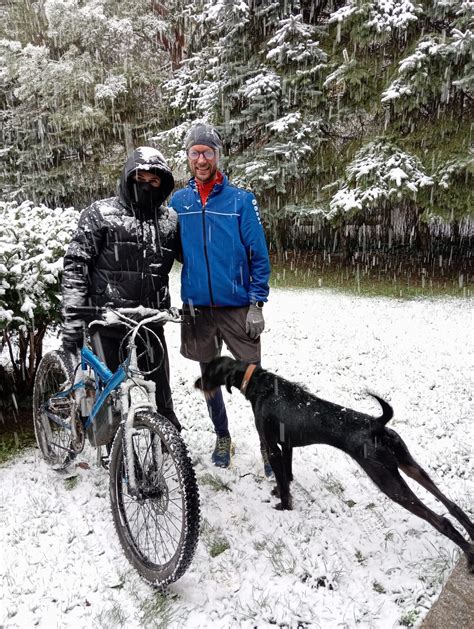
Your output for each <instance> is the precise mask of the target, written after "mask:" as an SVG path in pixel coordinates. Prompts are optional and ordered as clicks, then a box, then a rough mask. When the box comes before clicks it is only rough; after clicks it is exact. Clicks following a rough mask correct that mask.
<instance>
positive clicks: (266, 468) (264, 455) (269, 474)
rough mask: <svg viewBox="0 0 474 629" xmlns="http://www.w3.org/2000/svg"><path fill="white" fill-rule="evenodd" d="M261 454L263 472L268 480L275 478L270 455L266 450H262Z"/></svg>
mask: <svg viewBox="0 0 474 629" xmlns="http://www.w3.org/2000/svg"><path fill="white" fill-rule="evenodd" d="M260 452H261V453H262V460H263V471H264V472H265V476H266V477H267V478H268V479H273V478H275V474H274V473H273V470H272V466H271V465H270V461H269V459H268V453H267V451H266V449H265V448H262V449H261V450H260Z"/></svg>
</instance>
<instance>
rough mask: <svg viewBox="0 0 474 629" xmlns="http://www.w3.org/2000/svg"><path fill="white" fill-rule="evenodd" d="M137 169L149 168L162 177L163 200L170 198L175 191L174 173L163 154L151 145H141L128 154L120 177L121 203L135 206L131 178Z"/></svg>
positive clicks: (126, 205)
mask: <svg viewBox="0 0 474 629" xmlns="http://www.w3.org/2000/svg"><path fill="white" fill-rule="evenodd" d="M136 170H149V171H150V172H152V173H154V174H157V175H159V177H161V190H162V191H163V200H164V199H166V198H168V196H169V195H170V194H171V192H172V191H173V188H174V179H173V174H172V173H171V169H170V167H169V166H168V164H167V163H166V160H165V158H164V157H163V155H162V154H161V153H160V151H158V150H157V149H153V148H151V147H150V146H140V147H139V148H137V149H136V150H135V151H133V153H130V155H129V156H128V158H127V161H126V162H125V166H124V167H123V170H122V176H121V178H120V184H119V190H118V197H119V200H120V203H121V204H122V205H124V206H125V207H128V208H133V206H134V200H133V199H134V197H133V196H132V189H131V187H130V178H131V176H132V175H133V174H134V173H135V171H136Z"/></svg>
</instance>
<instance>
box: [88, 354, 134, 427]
mask: <svg viewBox="0 0 474 629" xmlns="http://www.w3.org/2000/svg"><path fill="white" fill-rule="evenodd" d="M81 358H82V368H83V369H85V368H86V366H87V365H90V366H91V367H92V369H93V370H94V373H95V375H96V379H99V380H100V381H101V382H102V383H104V385H105V386H104V388H103V389H102V391H101V393H100V395H99V397H98V398H97V399H96V401H95V403H94V406H93V407H92V411H91V413H90V415H89V417H88V418H87V421H86V423H85V426H84V427H85V428H86V430H87V428H89V426H90V425H91V424H92V423H93V422H94V420H95V418H96V416H97V413H98V412H99V410H100V409H101V408H102V405H103V403H104V401H105V399H106V398H107V396H108V395H110V393H111V392H112V391H114V389H117V388H118V387H119V386H120V385H121V384H122V382H123V381H124V380H125V378H126V377H127V373H126V371H125V369H124V368H123V366H122V365H120V367H119V368H118V369H117V371H116V372H115V373H112V372H111V371H110V369H109V368H108V367H107V366H106V365H104V363H103V362H102V361H101V360H99V358H97V356H96V355H95V354H94V352H92V351H91V350H90V349H89V348H88V347H83V348H82V349H81ZM97 384H98V383H97V382H96V386H97Z"/></svg>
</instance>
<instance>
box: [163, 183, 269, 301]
mask: <svg viewBox="0 0 474 629" xmlns="http://www.w3.org/2000/svg"><path fill="white" fill-rule="evenodd" d="M169 206H170V207H172V208H173V209H174V210H175V211H176V212H177V214H178V220H179V231H180V236H181V244H182V249H183V269H182V272H181V299H182V301H183V303H187V304H191V305H193V306H248V305H249V303H251V302H256V301H267V298H268V292H269V287H268V280H269V277H270V261H269V258H268V250H267V245H266V242H265V234H264V232H263V227H262V223H261V221H260V214H259V211H258V206H257V200H256V199H255V197H254V195H253V194H252V193H251V192H249V191H247V190H244V189H242V188H237V187H236V186H233V185H231V184H230V183H229V181H228V179H227V177H226V176H225V175H224V178H223V181H222V183H220V184H218V183H216V184H215V185H214V188H213V189H212V191H211V193H210V195H209V197H208V198H207V201H206V204H205V206H204V207H203V205H202V203H201V198H200V196H199V192H198V189H197V186H196V182H195V180H194V178H192V179H190V180H189V182H188V186H187V187H186V188H184V189H182V190H178V191H177V192H176V193H175V194H174V195H173V196H172V198H171V201H170V202H169Z"/></svg>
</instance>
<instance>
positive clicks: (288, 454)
mask: <svg viewBox="0 0 474 629" xmlns="http://www.w3.org/2000/svg"><path fill="white" fill-rule="evenodd" d="M281 449H282V454H283V468H284V470H285V474H286V478H287V480H288V482H289V483H291V481H292V480H293V465H292V463H293V448H292V447H291V446H290V445H288V444H286V443H284V444H282V448H281Z"/></svg>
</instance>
